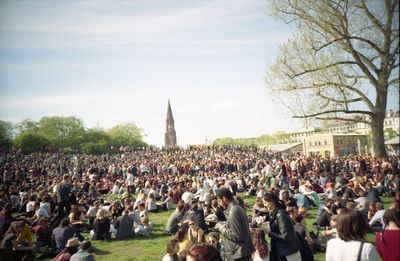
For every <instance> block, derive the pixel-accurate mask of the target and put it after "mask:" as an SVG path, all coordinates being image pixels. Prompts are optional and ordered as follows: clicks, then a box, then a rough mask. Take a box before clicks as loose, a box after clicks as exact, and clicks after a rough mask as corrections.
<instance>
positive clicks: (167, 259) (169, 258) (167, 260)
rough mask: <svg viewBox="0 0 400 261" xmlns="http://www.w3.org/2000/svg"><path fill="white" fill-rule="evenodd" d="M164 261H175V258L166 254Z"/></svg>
mask: <svg viewBox="0 0 400 261" xmlns="http://www.w3.org/2000/svg"><path fill="white" fill-rule="evenodd" d="M162 261H174V258H173V257H172V256H170V255H169V254H166V255H165V256H164V257H163V259H162Z"/></svg>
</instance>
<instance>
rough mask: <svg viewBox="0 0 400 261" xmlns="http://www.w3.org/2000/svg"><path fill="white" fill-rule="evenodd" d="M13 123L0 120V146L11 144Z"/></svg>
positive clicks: (6, 146)
mask: <svg viewBox="0 0 400 261" xmlns="http://www.w3.org/2000/svg"><path fill="white" fill-rule="evenodd" d="M12 138H13V125H12V124H11V123H10V122H7V121H2V120H0V148H2V147H5V148H8V147H10V146H11V144H12Z"/></svg>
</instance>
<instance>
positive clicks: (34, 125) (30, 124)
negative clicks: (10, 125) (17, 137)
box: [17, 119, 39, 133]
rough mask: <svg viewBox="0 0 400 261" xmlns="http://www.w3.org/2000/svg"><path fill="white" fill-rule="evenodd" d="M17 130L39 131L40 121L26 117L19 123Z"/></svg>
mask: <svg viewBox="0 0 400 261" xmlns="http://www.w3.org/2000/svg"><path fill="white" fill-rule="evenodd" d="M17 130H18V132H19V133H21V132H25V131H31V132H37V131H39V123H38V122H36V121H33V120H31V119H24V120H23V121H21V122H20V123H19V124H17Z"/></svg>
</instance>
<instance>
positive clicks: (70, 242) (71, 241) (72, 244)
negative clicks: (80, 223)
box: [65, 237, 79, 247]
mask: <svg viewBox="0 0 400 261" xmlns="http://www.w3.org/2000/svg"><path fill="white" fill-rule="evenodd" d="M75 246H79V239H78V238H77V237H73V238H70V239H68V241H67V244H66V245H65V247H75Z"/></svg>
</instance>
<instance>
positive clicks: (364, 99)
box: [314, 82, 374, 110]
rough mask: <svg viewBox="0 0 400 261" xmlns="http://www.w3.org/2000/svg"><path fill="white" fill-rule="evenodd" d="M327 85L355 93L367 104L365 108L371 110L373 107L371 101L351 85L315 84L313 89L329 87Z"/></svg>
mask: <svg viewBox="0 0 400 261" xmlns="http://www.w3.org/2000/svg"><path fill="white" fill-rule="evenodd" d="M329 85H332V86H335V87H343V88H346V89H348V90H350V91H353V92H355V93H357V94H358V95H360V97H361V98H362V99H363V101H364V102H365V103H366V104H367V106H368V108H369V109H370V110H372V109H373V108H374V105H373V103H372V102H371V100H370V99H369V98H368V97H367V96H366V95H365V94H364V93H363V92H362V91H360V90H359V89H357V88H355V87H353V86H351V85H348V84H344V83H336V82H326V83H324V84H317V83H315V84H314V86H315V87H323V86H329Z"/></svg>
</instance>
